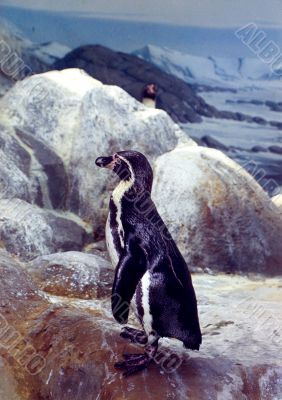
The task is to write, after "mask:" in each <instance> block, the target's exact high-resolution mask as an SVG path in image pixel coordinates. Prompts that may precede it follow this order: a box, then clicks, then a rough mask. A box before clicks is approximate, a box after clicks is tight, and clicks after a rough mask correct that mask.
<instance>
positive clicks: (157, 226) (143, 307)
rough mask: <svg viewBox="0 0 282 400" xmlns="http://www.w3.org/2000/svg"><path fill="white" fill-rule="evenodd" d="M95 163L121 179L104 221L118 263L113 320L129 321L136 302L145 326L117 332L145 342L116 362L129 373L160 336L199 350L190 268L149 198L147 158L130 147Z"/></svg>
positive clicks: (144, 363)
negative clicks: (139, 351)
mask: <svg viewBox="0 0 282 400" xmlns="http://www.w3.org/2000/svg"><path fill="white" fill-rule="evenodd" d="M95 163H96V165H97V166H98V167H102V168H108V169H110V170H112V171H113V172H114V173H115V174H116V175H117V176H118V177H119V179H120V182H119V183H118V185H117V186H116V188H115V189H114V191H113V193H112V195H111V198H110V202H109V214H108V220H107V224H106V240H107V246H108V250H109V253H110V256H111V259H112V262H113V263H114V264H115V266H116V270H115V278H114V282H113V287H112V296H111V306H112V313H113V316H114V318H115V319H116V321H117V322H119V323H121V324H125V323H127V321H128V315H129V307H130V304H131V302H132V300H134V301H135V302H136V304H135V306H136V312H137V316H138V319H139V321H140V323H141V325H142V327H143V330H138V329H133V328H130V327H125V328H123V330H122V332H121V336H122V337H123V338H126V339H130V340H131V341H132V342H135V343H136V342H138V343H140V344H145V343H146V346H145V351H144V353H143V354H124V356H123V357H124V360H122V361H119V362H117V363H116V364H115V367H116V368H118V369H121V370H123V372H124V376H128V375H131V374H133V373H136V372H138V371H141V370H143V369H145V368H147V367H148V366H149V364H150V363H151V361H152V360H153V359H154V357H155V355H156V354H157V350H158V341H159V339H160V338H162V337H168V338H175V339H178V340H180V341H182V342H183V345H184V347H185V348H187V349H191V350H199V348H200V345H201V342H202V335H201V329H200V324H199V318H198V310H197V300H196V295H195V291H194V288H193V284H192V279H191V274H190V272H189V269H188V266H187V264H186V262H185V260H184V258H183V256H182V255H181V253H180V251H179V249H178V247H177V245H176V243H175V242H174V240H173V238H172V237H171V235H170V233H169V231H168V229H167V227H166V225H165V223H164V221H163V220H162V218H161V217H160V215H159V213H158V211H157V209H156V206H155V204H154V202H153V201H152V199H151V190H152V183H153V171H152V168H151V166H150V164H149V162H148V160H147V158H146V157H145V156H144V155H143V154H141V153H139V152H137V151H132V150H128V151H119V152H117V153H115V154H113V155H111V156H106V157H104V156H102V157H99V158H97V159H96V161H95Z"/></svg>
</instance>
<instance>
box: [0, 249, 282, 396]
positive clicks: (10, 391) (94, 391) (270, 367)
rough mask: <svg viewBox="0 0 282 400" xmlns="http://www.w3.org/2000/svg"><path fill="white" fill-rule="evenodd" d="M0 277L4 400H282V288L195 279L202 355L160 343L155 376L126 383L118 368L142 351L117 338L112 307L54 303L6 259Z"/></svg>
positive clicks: (0, 257)
mask: <svg viewBox="0 0 282 400" xmlns="http://www.w3.org/2000/svg"><path fill="white" fill-rule="evenodd" d="M0 277H1V278H0V316H1V325H0V342H1V346H0V356H1V357H2V359H3V360H4V362H5V374H4V376H3V375H1V378H0V381H1V382H2V381H3V380H4V379H5V380H6V382H7V383H6V385H3V386H1V389H2V391H4V390H5V391H4V397H3V400H4V399H5V400H6V399H7V400H8V399H9V400H10V399H11V400H37V399H42V400H47V399H48V400H70V399H72V400H93V399H96V398H99V399H101V400H109V399H127V400H137V399H140V398H144V399H148V400H151V399H154V400H161V399H187V398H192V399H199V400H206V399H208V398H210V399H234V398H238V399H242V400H247V399H280V398H281V397H282V391H281V385H280V384H279V382H280V381H281V379H282V366H281V357H280V354H279V352H278V351H277V348H280V345H279V343H280V342H281V313H279V310H281V296H280V293H279V290H280V289H279V285H280V282H279V280H278V279H276V280H275V279H265V280H264V281H258V280H254V281H251V280H250V279H248V278H244V277H234V276H207V275H201V274H198V275H197V276H194V285H195V287H196V291H197V294H198V300H199V311H200V319H201V324H202V329H203V345H202V347H201V350H200V351H199V352H188V351H186V350H185V349H183V348H182V347H181V346H180V344H179V343H178V342H176V341H173V340H168V339H166V340H162V343H161V348H160V352H159V353H158V358H156V360H155V363H152V365H151V366H150V367H149V370H148V371H144V372H141V373H139V374H136V375H134V376H131V377H129V378H128V379H124V378H122V376H121V373H120V372H119V371H117V370H115V369H114V366H113V365H114V363H115V362H116V361H117V360H118V359H119V358H120V357H121V354H122V353H124V352H125V351H126V352H141V351H142V350H143V349H142V347H140V346H137V345H131V344H129V343H127V342H126V341H124V339H122V338H121V337H120V336H119V330H120V328H119V327H118V325H117V324H116V323H115V322H114V321H113V317H112V316H111V314H110V304H109V302H103V303H100V306H99V302H100V301H99V300H97V302H96V303H94V302H93V301H87V300H79V301H78V300H73V299H63V298H52V299H49V298H48V296H47V295H43V293H42V292H41V291H40V290H38V288H37V287H36V285H35V284H34V282H33V281H32V280H31V278H30V277H29V276H28V275H27V274H26V272H25V271H24V269H23V265H21V264H19V263H18V262H17V261H15V260H14V259H13V258H11V256H9V255H8V254H7V253H6V252H3V251H0ZM51 300H52V301H51ZM279 327H280V328H279ZM173 357H174V358H173ZM172 360H177V361H178V362H177V363H175V362H174V363H172V362H171V361H172ZM0 393H1V392H0ZM1 399H2V398H1Z"/></svg>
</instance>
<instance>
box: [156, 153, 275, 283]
mask: <svg viewBox="0 0 282 400" xmlns="http://www.w3.org/2000/svg"><path fill="white" fill-rule="evenodd" d="M154 173H155V180H154V184H153V192H152V198H153V200H154V201H155V203H156V206H157V208H158V210H159V212H160V215H161V216H162V217H163V219H164V221H165V223H166V224H167V226H168V228H169V229H170V231H171V234H172V236H173V238H174V239H175V240H176V242H177V244H178V245H179V248H180V250H181V252H182V254H183V255H184V257H185V259H186V261H187V263H188V265H189V267H190V268H192V269H197V267H198V268H202V269H205V268H208V269H211V270H221V271H225V272H242V271H243V272H248V271H253V272H261V273H265V274H269V275H275V274H280V275H281V274H282V263H281V260H282V249H281V245H280V238H281V236H282V220H281V214H280V213H279V212H277V208H276V207H273V205H272V202H271V200H270V198H269V197H268V196H267V194H266V193H265V192H264V191H263V190H262V189H261V187H260V186H259V185H258V184H257V183H256V182H255V181H254V179H253V178H251V177H250V176H249V175H248V174H247V173H246V172H245V171H244V170H243V169H242V168H241V167H240V166H239V165H237V164H236V163H234V162H233V161H231V160H230V159H229V158H228V157H226V156H224V155H223V154H222V153H221V152H219V151H217V150H212V149H206V148H203V147H194V148H192V147H191V148H189V147H185V146H179V147H178V148H176V149H175V150H173V151H171V152H169V153H167V154H164V155H162V156H160V157H159V158H158V159H157V161H156V164H155V170H154ZM180 221H181V223H180Z"/></svg>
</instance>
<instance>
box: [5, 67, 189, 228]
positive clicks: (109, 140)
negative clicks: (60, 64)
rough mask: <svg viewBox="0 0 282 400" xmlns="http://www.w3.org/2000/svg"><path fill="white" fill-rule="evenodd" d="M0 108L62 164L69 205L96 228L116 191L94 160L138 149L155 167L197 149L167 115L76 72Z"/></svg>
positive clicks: (21, 89)
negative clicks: (167, 156) (181, 148)
mask: <svg viewBox="0 0 282 400" xmlns="http://www.w3.org/2000/svg"><path fill="white" fill-rule="evenodd" d="M0 107H1V108H2V110H3V116H2V119H4V120H5V121H6V123H8V124H9V126H10V127H12V128H16V129H17V130H20V131H24V132H25V133H26V134H28V135H32V136H33V137H34V138H36V139H38V140H40V141H42V142H43V143H44V144H45V145H46V146H49V147H50V148H51V149H53V151H55V152H56V153H57V155H58V156H59V157H60V158H61V159H62V160H63V162H64V165H65V168H66V172H67V174H68V177H69V182H68V184H69V185H68V187H69V192H68V195H67V199H66V205H67V207H68V208H69V209H70V210H71V211H73V212H75V213H77V214H78V215H79V216H81V217H82V218H83V219H85V220H87V221H91V222H93V223H95V224H96V227H97V226H100V225H101V221H103V222H104V220H105V217H106V208H107V202H108V192H109V191H110V190H111V189H112V187H113V182H112V181H110V179H109V175H108V174H107V173H106V171H101V170H98V168H97V167H96V166H95V163H94V161H95V159H96V157H98V156H100V155H109V154H112V153H113V152H116V151H119V150H125V149H136V150H139V151H141V152H143V153H144V154H146V156H148V158H149V159H150V160H151V161H153V160H154V159H155V158H156V157H157V156H159V155H161V154H163V153H164V152H166V151H169V150H172V149H173V148H174V147H175V146H176V145H177V143H178V141H179V140H182V141H186V142H187V143H190V144H191V145H195V143H194V142H193V141H192V140H190V139H189V138H186V135H185V134H184V133H183V132H182V131H181V130H180V128H179V127H178V126H177V125H176V124H175V123H174V122H173V121H172V120H171V119H170V118H169V116H168V115H167V114H166V113H165V112H163V111H161V110H154V109H148V108H146V107H145V106H144V105H142V104H141V103H139V102H138V101H136V100H135V99H133V98H132V97H130V96H129V95H128V94H127V93H126V92H125V91H123V90H122V89H120V88H118V87H115V86H107V85H102V84H101V83H100V82H99V81H97V80H95V79H93V78H91V77H90V76H88V75H87V74H86V73H84V72H83V71H81V70H78V69H68V70H63V71H60V72H59V71H51V72H48V73H44V74H41V75H36V76H32V77H30V78H28V79H26V80H24V81H23V82H18V83H17V84H16V85H15V86H14V87H13V88H12V89H11V90H10V91H9V92H8V93H7V94H6V95H5V96H4V98H2V100H1V102H0ZM7 121H8V122H7ZM101 208H102V211H101Z"/></svg>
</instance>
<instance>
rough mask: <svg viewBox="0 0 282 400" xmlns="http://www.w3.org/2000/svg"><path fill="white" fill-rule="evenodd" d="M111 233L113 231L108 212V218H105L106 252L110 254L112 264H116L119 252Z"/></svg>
mask: <svg viewBox="0 0 282 400" xmlns="http://www.w3.org/2000/svg"><path fill="white" fill-rule="evenodd" d="M113 235H114V232H113V230H112V229H111V226H110V213H109V214H108V218H107V223H106V243H107V249H108V253H109V255H110V259H111V262H112V265H113V266H116V265H117V263H118V261H119V254H118V251H117V248H116V246H115V244H114V237H113Z"/></svg>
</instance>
